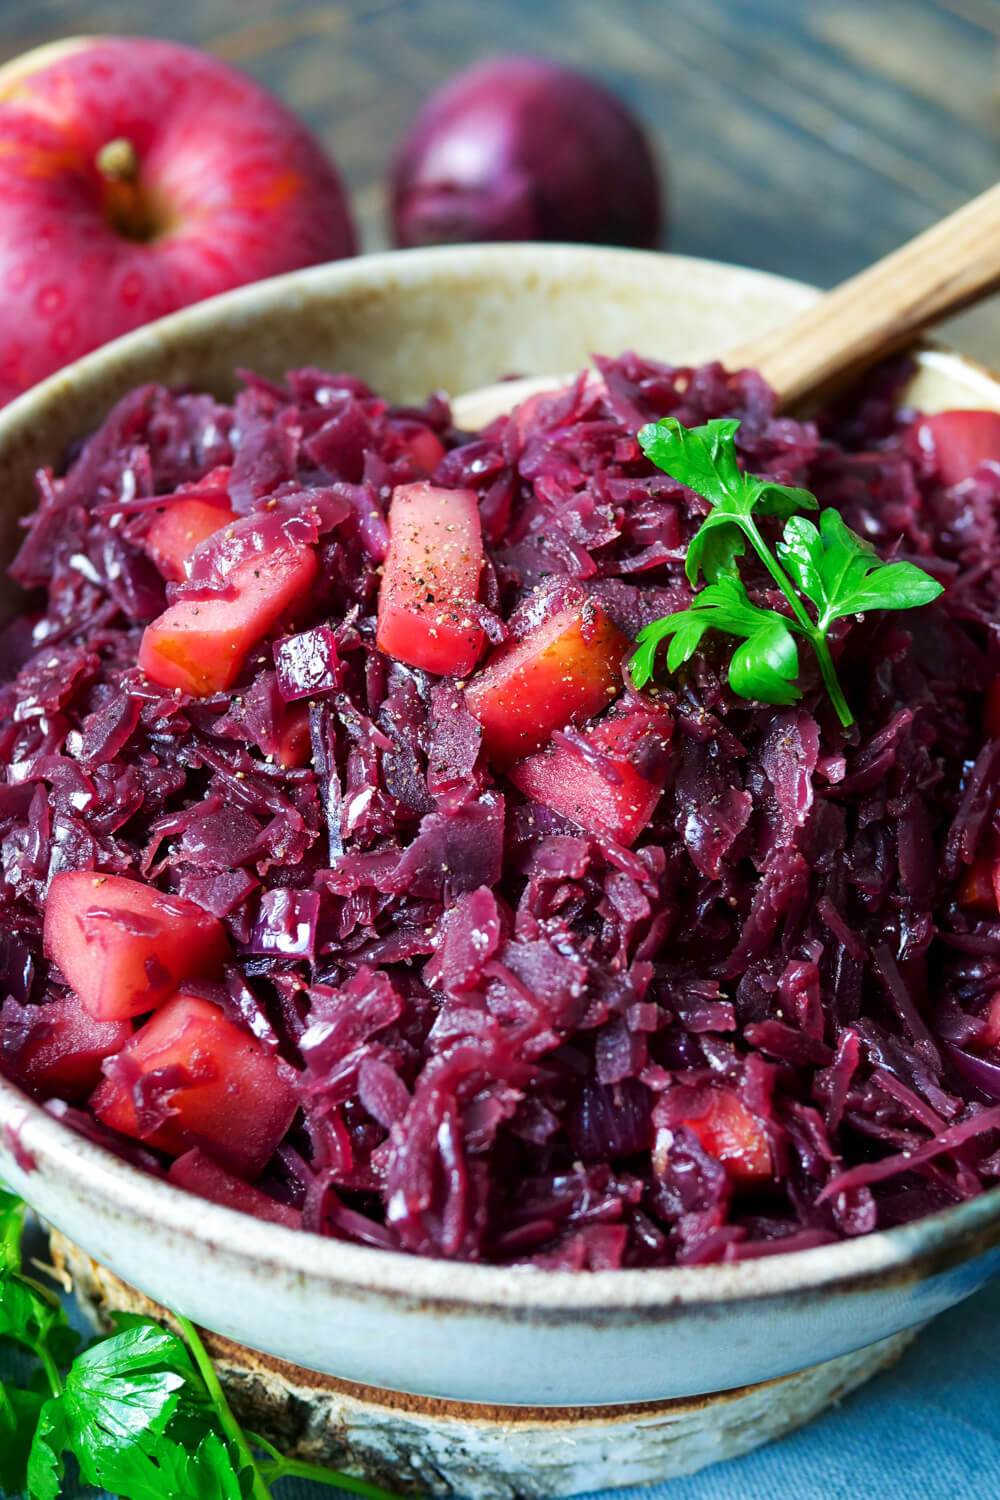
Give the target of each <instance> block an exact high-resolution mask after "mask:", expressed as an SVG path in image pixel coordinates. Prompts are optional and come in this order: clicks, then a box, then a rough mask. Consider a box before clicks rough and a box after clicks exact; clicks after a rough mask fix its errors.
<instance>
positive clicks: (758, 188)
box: [0, 0, 1000, 363]
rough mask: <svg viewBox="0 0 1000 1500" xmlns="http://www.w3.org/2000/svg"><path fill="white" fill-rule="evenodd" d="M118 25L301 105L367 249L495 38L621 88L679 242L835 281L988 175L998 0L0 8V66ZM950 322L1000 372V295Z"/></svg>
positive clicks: (151, 3)
mask: <svg viewBox="0 0 1000 1500" xmlns="http://www.w3.org/2000/svg"><path fill="white" fill-rule="evenodd" d="M122 31H125V32H143V33H150V34H154V35H160V36H170V37H173V38H176V39H178V40H181V41H185V42H191V43H195V44H197V45H199V46H203V47H206V48H208V49H209V50H210V51H212V52H215V53H217V54H218V55H219V56H221V57H224V58H227V59H228V60H229V61H231V62H233V63H236V64H238V65H239V66H240V67H242V68H245V69H247V70H248V71H249V72H250V73H252V74H253V75H254V76H255V77H257V78H258V79H260V80H261V81H262V82H264V83H265V84H267V85H268V86H269V87H271V88H272V89H274V90H275V91H276V92H277V93H279V94H280V95H282V97H283V98H284V99H285V100H286V101H287V102H288V103H290V104H291V105H293V106H294V107H295V108H296V109H297V110H299V111H300V113H301V114H302V115H303V116H304V117H305V118H306V120H308V121H309V123H310V124H311V125H312V126H313V128H314V129H315V130H316V131H317V132H318V133H319V134H320V135H321V136H322V138H323V140H324V141H325V142H326V145H327V147H328V148H329V150H330V152H331V153H332V155H333V156H334V158H335V160H336V161H337V162H338V164H339V166H340V169H341V171H342V173H343V175H344V177H345V178H346V180H347V182H348V184H349V186H350V189H351V192H352V195H353V199H354V204H355V211H356V214H357V217H358V221H359V224H360V226H361V230H362V234H363V239H364V246H365V248H366V249H376V248H380V247H383V246H384V245H385V244H386V243H387V242H388V237H387V231H386V228H385V223H384V189H383V180H384V173H385V168H386V164H387V162H388V160H389V158H390V155H391V152H392V149H393V146H394V144H395V142H396V141H397V140H398V139H399V137H400V135H401V133H402V132H403V130H404V129H405V127H406V124H407V122H408V120H409V119H410V118H411V116H412V115H413V113H414V111H415V110H416V108H417V107H418V105H419V104H420V102H421V100H422V99H423V98H425V96H426V95H427V94H428V93H429V92H430V91H431V90H432V89H434V88H435V87H436V86H437V85H438V84H440V83H442V82H443V81H444V80H445V79H446V78H448V77H449V76H450V75H451V74H453V73H454V72H456V71H457V70H458V69H460V68H462V67H464V66H466V65H467V64H469V63H471V62H473V61H476V60H479V59H481V58H484V57H487V56H491V55H495V54H497V53H500V52H505V51H533V52H540V53H544V54H547V55H549V56H551V57H554V58H558V59H559V60H561V61H563V62H565V63H569V64H571V65H573V66H577V67H579V68H582V69H585V70H588V71H591V72H593V73H595V74H597V75H599V76H600V77H602V78H603V79H604V80H605V81H606V82H607V83H608V84H610V85H611V86H612V87H613V88H615V89H617V90H618V91H619V92H620V93H621V94H622V95H623V96H624V97H625V98H627V99H629V100H630V101H631V103H632V105H633V106H634V108H635V110H636V111H637V113H638V114H639V115H640V116H641V117H642V118H643V119H644V120H645V122H646V124H647V126H648V127H649V129H650V131H651V134H652V136H653V138H654V141H655V144H656V146H657V148H658V151H659V155H660V158H661V161H662V162H663V165H664V170H665V173H666V177H667V181H668V196H669V207H670V223H669V227H668V231H667V235H666V238H665V243H666V244H667V245H668V246H669V248H670V249H673V250H677V251H681V252H684V253H686V254H691V255H704V256H710V257H713V258H715V259H719V260H727V261H739V262H742V263H744V264H746V265H752V266H759V267H762V268H765V269H768V270H772V271H779V272H783V273H785V274H786V275H790V276H796V277H800V278H802V279H803V280H808V281H813V282H816V283H818V284H820V285H831V284H832V283H834V282H835V281H837V280H839V279H841V278H842V277H844V276H847V275H849V274H851V272H853V271H855V270H858V269H860V267H862V266H863V265H865V264H866V263H867V262H868V261H870V260H872V259H873V258H875V257H877V256H879V255H882V254H884V253H885V252H886V251H888V250H890V249H891V248H893V246H895V245H897V244H899V243H901V242H902V241H903V240H904V239H906V238H908V237H909V236H910V235H913V234H915V233H917V232H918V231H919V230H920V229H922V228H924V227H925V226H926V225H928V224H930V223H932V222H933V221H934V220H935V219H936V218H938V217H940V216H941V215H942V214H945V213H947V212H948V211H949V210H951V209H953V208H955V207H957V206H958V205H959V204H960V203H962V202H963V200H964V199H966V198H967V197H969V196H970V195H972V194H974V193H977V192H979V191H981V190H982V189H983V188H985V187H988V186H989V185H991V184H992V183H993V182H994V181H995V180H997V178H998V177H1000V0H829V3H828V0H339V3H326V4H323V3H315V0H174V3H172V4H171V3H167V0H0V60H2V59H4V58H6V57H11V56H14V55H16V54H17V53H19V52H22V51H24V50H26V49H27V48H29V47H32V46H36V45H38V44H39V43H42V42H46V41H50V40H52V39H53V38H55V37H58V36H65V35H68V34H72V33H77V32H122ZM0 211H2V209H0ZM997 253H998V257H1000V245H998V247H997ZM959 327H960V337H961V341H962V343H963V344H964V346H965V347H966V348H969V349H971V350H972V351H973V352H975V353H979V354H980V355H982V356H985V357H989V356H990V355H992V356H993V358H994V360H996V361H997V362H998V363H1000V302H997V301H994V302H993V303H992V304H990V305H988V306H987V307H985V308H984V309H981V310H979V311H977V312H974V313H972V314H966V315H965V317H964V318H963V319H962V320H961V323H960V325H959Z"/></svg>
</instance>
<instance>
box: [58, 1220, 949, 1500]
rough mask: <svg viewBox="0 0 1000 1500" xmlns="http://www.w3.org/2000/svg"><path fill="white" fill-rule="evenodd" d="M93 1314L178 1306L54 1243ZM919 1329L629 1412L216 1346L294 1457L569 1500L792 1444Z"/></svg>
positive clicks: (104, 1319)
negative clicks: (342, 1374) (383, 1383)
mask: <svg viewBox="0 0 1000 1500" xmlns="http://www.w3.org/2000/svg"><path fill="white" fill-rule="evenodd" d="M52 1256H53V1260H54V1263H55V1264H56V1265H58V1266H62V1267H65V1269H66V1270H68V1271H69V1273H70V1275H71V1276H72V1278H73V1283H74V1288H75V1291H76V1294H77V1297H78V1298H79V1300H80V1302H81V1304H82V1306H83V1308H84V1310H85V1311H86V1312H87V1314H88V1316H89V1317H90V1318H91V1320H92V1321H93V1322H94V1323H95V1325H96V1326H98V1327H103V1328H105V1329H108V1328H110V1326H111V1324H110V1317H111V1314H112V1313H114V1312H116V1311H129V1312H140V1313H145V1314H147V1315H148V1316H151V1317H159V1318H161V1319H162V1318H164V1317H165V1314H164V1310H163V1308H162V1307H160V1306H158V1304H157V1303H155V1302H153V1301H151V1300H150V1299H149V1298H148V1297H145V1296H144V1295H143V1294H142V1293H141V1292H138V1291H136V1290H135V1289H134V1288H133V1287H131V1286H128V1285H127V1284H126V1283H125V1282H124V1281H121V1280H120V1279H119V1278H118V1277H117V1276H115V1275H114V1274H113V1273H112V1272H110V1271H108V1270H106V1269H105V1268H104V1267H103V1266H100V1265H98V1264H97V1263H96V1262H95V1261H93V1260H91V1258H90V1257H89V1256H88V1255H86V1254H85V1252H84V1251H82V1250H80V1249H79V1248H78V1247H77V1246H76V1245H74V1244H72V1243H71V1242H70V1241H69V1240H67V1239H66V1238H65V1237H64V1236H63V1235H61V1234H58V1233H53V1235H52ZM918 1332H919V1329H908V1330H906V1331H905V1332H903V1333H898V1334H895V1335H893V1337H891V1338H888V1339H883V1340H882V1341H881V1342H880V1343H877V1344H872V1345H870V1346H869V1347H868V1348H866V1349H858V1350H856V1351H855V1352H854V1353H853V1354H844V1355H841V1356H840V1358H838V1359H832V1360H828V1361H827V1362H826V1363H824V1364H820V1365H811V1366H810V1367H809V1368H808V1369H805V1370H799V1371H798V1372H797V1373H796V1374H794V1375H785V1376H783V1377H781V1378H780V1379H778V1380H768V1381H764V1382H762V1383H761V1384H759V1385H748V1386H742V1387H740V1388H738V1389H736V1390H728V1391H717V1392H713V1393H711V1394H709V1395H704V1396H692V1397H686V1398H680V1399H677V1400H671V1401H653V1402H644V1403H641V1404H638V1405H628V1406H590V1407H587V1406H584V1407H518V1406H483V1405H479V1404H475V1403H471V1402H461V1401H444V1400H440V1399H436V1398H431V1397H425V1396H409V1395H404V1394H400V1393H397V1392H394V1391H385V1390H379V1389H376V1388H375V1387H373V1386H363V1385H356V1384H354V1383H353V1382H351V1381H347V1380H337V1379H335V1378H333V1377H332V1376H327V1375H318V1374H316V1373H315V1372H314V1371H312V1370H305V1369H302V1368H300V1367H299V1366H296V1365H291V1364H287V1363H285V1362H284V1361H282V1360H278V1359H273V1358H271V1357H270V1356H269V1355H265V1354H259V1353H257V1352H256V1351H254V1350H251V1349H247V1348H244V1347H243V1346H242V1345H240V1344H236V1343H233V1342H232V1341H231V1340H229V1339H225V1338H221V1337H219V1336H218V1335H216V1334H211V1333H208V1334H206V1335H205V1343H206V1346H207V1348H208V1350H209V1353H210V1354H211V1356H212V1360H213V1363H214V1364H215V1365H216V1368H217V1369H218V1372H219V1376H220V1379H221V1381H222V1384H223V1387H224V1388H225V1391H226V1394H227V1396H228V1397H229V1400H230V1401H231V1403H232V1406H233V1409H234V1411H235V1412H236V1414H237V1416H238V1417H239V1419H240V1421H241V1422H242V1423H243V1425H244V1426H246V1427H248V1428H250V1429H251V1430H253V1431H255V1432H259V1433H261V1434H262V1435H263V1436H264V1437H266V1438H268V1440H269V1441H271V1442H273V1443H274V1444H275V1445H276V1446H277V1447H278V1448H280V1449H281V1451H282V1452H284V1453H288V1454H290V1455H293V1456H294V1457H296V1458H300V1459H304V1460H306V1461H308V1462H310V1463H316V1464H324V1465H326V1466H328V1467H330V1468H337V1469H345V1470H347V1471H348V1472H352V1473H355V1474H358V1475H363V1476H364V1477H365V1478H367V1479H371V1480H374V1481H375V1482H376V1483H379V1484H382V1485H384V1486H385V1488H386V1489H390V1490H395V1491H397V1492H399V1491H416V1492H418V1493H420V1494H423V1495H440V1496H460V1497H465V1500H556V1497H558V1496H564V1495H574V1494H578V1493H580V1492H581V1491H586V1490H598V1489H606V1488H613V1487H616V1486H623V1485H634V1484H654V1483H657V1482H658V1481H660V1480H664V1479H671V1478H673V1477H675V1476H677V1475H681V1474H692V1473H694V1472H695V1470H697V1469H702V1468H705V1467H706V1466H707V1465H708V1464H713V1463H719V1462H721V1461H722V1460H724V1459H728V1458H738V1457H739V1456H740V1455H741V1454H743V1453H749V1452H750V1450H751V1449H752V1448H757V1447H759V1446H760V1445H761V1444H762V1443H767V1442H770V1441H772V1440H773V1439H774V1438H779V1437H783V1436H784V1435H785V1434H786V1433H789V1432H793V1431H794V1430H795V1428H797V1427H801V1426H802V1425H803V1424H804V1423H806V1422H808V1421H810V1420H811V1419H812V1418H813V1417H815V1416H817V1415H818V1414H819V1413H820V1412H821V1411H823V1410H824V1409H825V1408H826V1407H828V1406H830V1405H832V1404H834V1403H835V1402H837V1401H840V1400H841V1399H842V1398H843V1397H844V1396H846V1395H848V1394H849V1392H851V1391H853V1390H856V1389H857V1387H858V1386H860V1385H862V1384H863V1383H864V1381H866V1380H869V1379H871V1377H872V1376H873V1375H876V1374H878V1372H879V1371H880V1370H883V1369H885V1368H886V1366H887V1365H890V1364H892V1363H893V1362H894V1361H895V1360H896V1359H897V1358H898V1357H899V1355H900V1354H901V1353H902V1352H903V1350H904V1349H905V1348H906V1347H907V1345H908V1344H909V1343H910V1342H911V1341H912V1340H913V1339H914V1338H915V1337H916V1335H917V1333H918Z"/></svg>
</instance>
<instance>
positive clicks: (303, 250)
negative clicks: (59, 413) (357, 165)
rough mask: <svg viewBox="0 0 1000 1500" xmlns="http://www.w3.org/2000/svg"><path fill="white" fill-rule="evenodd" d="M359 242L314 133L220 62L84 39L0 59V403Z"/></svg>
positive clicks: (162, 45) (150, 45)
mask: <svg viewBox="0 0 1000 1500" xmlns="http://www.w3.org/2000/svg"><path fill="white" fill-rule="evenodd" d="M355 249H356V243H355V237H354V229H353V226H352V223H351V218H350V212H349V210H348V207H347V203H346V200H345V197H344V193H343V189H342V188H341V185H340V181H339V179H338V177H337V174H336V172H335V171H334V170H333V168H332V166H331V165H330V163H329V161H328V160H327V158H326V157H325V155H324V153H323V151H322V148H321V147H320V145H319V143H318V142H317V141H316V140H315V139H314V138H313V136H311V135H310V134H309V132H308V131H307V130H306V128H305V126H304V125H303V124H302V123H301V121H299V120H298V119H297V118H296V117H295V116H294V115H293V114H292V113H291V112H290V111H289V110H287V109H286V108H285V107H284V106H283V105H282V104H280V103H279V102H278V101H277V100H276V99H274V98H273V97H272V96H271V95H270V94H268V93H267V92H266V91H265V90H264V89H262V88H261V87H260V86H259V85H258V84H256V83H254V82H253V81H252V80H251V79H249V78H247V77H246V76H245V75H244V74H242V73H240V72H238V71H237V70H236V69H235V68H231V67H229V66H228V65H226V64H225V63H222V62H219V61H218V60H217V59H216V58H213V57H209V56H208V55H207V54H206V53H203V52H198V51H196V50H194V49H193V48H191V47H181V46H177V45H176V44H175V43H173V42H164V41H155V40H152V39H150V38H143V37H93V38H83V37H81V38H74V39H73V40H71V41H66V42H57V43H54V44H53V45H51V46H48V47H41V48H39V49H38V50H37V51H35V52H29V53H27V54H26V55H25V56H24V57H22V58H19V59H17V60H16V61H14V62H13V63H9V64H8V65H7V66H6V67H5V68H2V69H0V403H2V402H4V401H9V400H10V399H11V397H13V396H16V395H17V394H18V393H19V392H20V391H23V390H25V389H26V387H28V386H30V385H33V384H34V382H35V381H36V380H40V379H41V378H42V377H43V376H44V375H48V374H50V373H51V372H52V371H53V370H56V369H58V368H59V367H60V366H61V365H64V364H66V363H67V362H68V361H69V360H71V359H76V358H77V356H79V355H81V354H85V353H86V352H87V350H89V349H93V348H96V346H97V345H98V344H102V343H104V342H105V341H106V340H108V339H112V338H116V337H117V336H118V335H119V334H121V333H126V332H127V331H128V330H129V329H130V328H135V327H137V326H138V325H139V324H140V323H146V322H148V321H149V320H150V319H151V318H158V317H160V316H161V315H162V314H163V313H168V312H172V311H173V310H174V309H175V308H178V307H183V306H185V305H186V304H187V303H189V302H196V301H198V300H199V299H200V298H202V297H209V296H212V295H213V294H214V293H216V292H223V291H226V290H227V289H228V288H230V287H234V286H240V285H242V284H243V283H244V282H248V281H257V280H259V279H260V278H261V277H263V276H273V275H276V274H277V273H278V272H280V271H291V270H294V269H295V268H296V267H298V266H307V265H313V264H315V263H317V262H319V261H325V260H334V259H336V258H338V257H339V256H342V255H352V254H353V253H354V251H355Z"/></svg>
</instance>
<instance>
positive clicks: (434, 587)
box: [376, 480, 486, 677]
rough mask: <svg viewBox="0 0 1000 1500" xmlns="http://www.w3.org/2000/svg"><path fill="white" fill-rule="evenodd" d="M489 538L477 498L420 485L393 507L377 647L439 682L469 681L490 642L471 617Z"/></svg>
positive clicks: (407, 488) (398, 495)
mask: <svg viewBox="0 0 1000 1500" xmlns="http://www.w3.org/2000/svg"><path fill="white" fill-rule="evenodd" d="M482 567H483V535H482V528H481V527H480V524H479V506H478V503H477V501H476V496H475V493H474V492H473V491H472V490H444V489H439V488H437V486H435V485H433V484H426V483H425V482H424V481H422V480H420V481H418V482H417V483H415V484H401V485H398V486H397V487H396V489H395V490H394V491H393V496H392V501H391V503H390V505H389V551H388V553H387V554H386V559H385V562H384V564H383V572H382V583H381V586H380V588H379V596H378V634H377V638H376V645H377V646H378V649H379V650H380V651H384V652H385V654H386V655H387V656H392V657H395V659H396V660H397V661H402V662H405V663H406V664H407V666H410V667H421V668H423V670H424V671H425V672H434V673H436V675H437V676H439V677H464V676H465V675H466V674H467V673H469V672H471V671H472V669H473V667H474V666H475V665H476V662H477V661H478V660H479V658H480V656H481V655H482V653H483V647H484V645H485V644H486V637H485V636H484V634H483V631H482V628H481V627H480V626H479V625H478V624H477V623H476V620H475V616H474V615H470V614H469V612H468V610H469V606H470V605H474V604H475V602H476V598H477V595H478V592H479V575H480V573H481V572H482Z"/></svg>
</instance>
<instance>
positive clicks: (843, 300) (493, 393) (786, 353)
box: [454, 185, 1000, 430]
mask: <svg viewBox="0 0 1000 1500" xmlns="http://www.w3.org/2000/svg"><path fill="white" fill-rule="evenodd" d="M997 286H1000V185H998V186H997V187H993V188H990V189H989V190H988V191H987V192H985V193H981V194H980V195H979V197H978V198H973V199H972V201H971V203H966V204H965V206H964V207H963V208H960V209H958V210H957V212H955V213H953V214H949V216H948V217H947V218H946V219H942V220H941V221H940V223H938V224H935V225H934V226H933V227H932V228H931V229H928V230H925V232H924V233H923V234H919V235H917V237H916V239H913V240H910V242H909V243H908V244H906V245H903V246H902V248H901V249H899V250H894V251H893V252H892V254H891V255H887V256H886V257H885V258H884V259H883V260H880V261H876V263H875V265H873V266H869V267H868V269H867V270H866V271H861V272H860V273H859V274H858V275H857V276H852V277H851V278H850V280H849V281H845V282H842V283H841V285H840V286H838V287H835V288H834V289H833V291H832V292H827V293H826V295H825V296H823V297H821V298H820V299H819V300H818V301H817V302H815V303H814V304H813V305H812V306H811V307H807V308H806V309H805V310H804V311H803V312H800V313H798V314H796V316H795V317H794V318H792V319H791V320H790V322H788V323H784V324H782V325H781V326H780V327H779V328H774V329H771V330H770V331H769V332H768V333H764V334H761V335H759V336H758V337H757V338H754V339H751V340H750V341H749V342H748V343H745V344H741V345H739V346H738V347H737V348H735V349H730V350H729V351H728V352H727V353H725V354H723V355H722V363H723V364H724V365H726V366H727V367H728V368H729V369H731V370H740V369H755V370H760V372H761V374H762V375H763V376H764V378H765V379H766V380H768V381H769V382H770V384H771V385H772V386H773V387H774V389H775V390H776V391H777V393H778V401H779V404H780V405H781V406H789V405H791V404H793V403H794V402H798V401H801V400H802V399H803V397H805V396H808V395H809V394H810V393H811V392H814V391H817V390H819V389H821V388H822V387H823V386H826V385H828V384H829V383H830V381H831V380H833V379H834V377H835V376H843V375H846V374H848V373H850V372H851V371H853V370H857V369H859V368H861V367H862V366H864V365H866V364H869V363H871V362H872V361H873V360H875V359H878V358H880V357H881V356H882V355H885V354H890V353H892V351H893V350H895V349H901V348H903V347H904V346H905V345H906V344H908V343H909V342H910V341H911V340H912V339H913V337H914V336H915V335H916V334H917V333H919V332H920V331H921V330H922V329H924V328H928V327H930V325H931V324H932V323H936V322H938V321H939V320H940V319H941V318H944V317H946V316H947V315H948V314H949V313H954V312H958V311H959V310H960V309H961V308H963V307H967V306H968V305H969V303H970V302H974V301H975V300H976V299H977V298H978V297H981V296H984V295H985V294H986V293H987V292H990V291H992V290H994V288H996V287H997ZM571 378H572V376H569V375H535V376H531V377H529V378H527V379H524V380H508V381H502V382H501V383H500V384H498V385H489V386H482V387H480V389H478V390H475V391H468V392H466V393H465V394H464V395H462V396H459V397H458V398H457V399H456V401H455V403H454V410H455V420H456V423H457V424H458V425H459V426H460V427H464V428H466V429H470V430H471V429H474V428H477V427H482V426H484V425H485V424H486V423H487V422H490V421H492V420H493V418H494V417H497V416H500V415H501V414H502V413H503V412H507V411H510V410H511V409H512V408H513V407H515V406H517V405H519V403H520V402H522V401H524V400H525V399H526V397H528V396H531V395H534V394H536V393H537V392H539V391H547V390H556V389H558V387H559V386H561V385H565V384H566V383H567V382H568V381H569V380H570V379H571ZM594 379H595V380H596V379H597V376H596V375H595V376H594Z"/></svg>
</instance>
